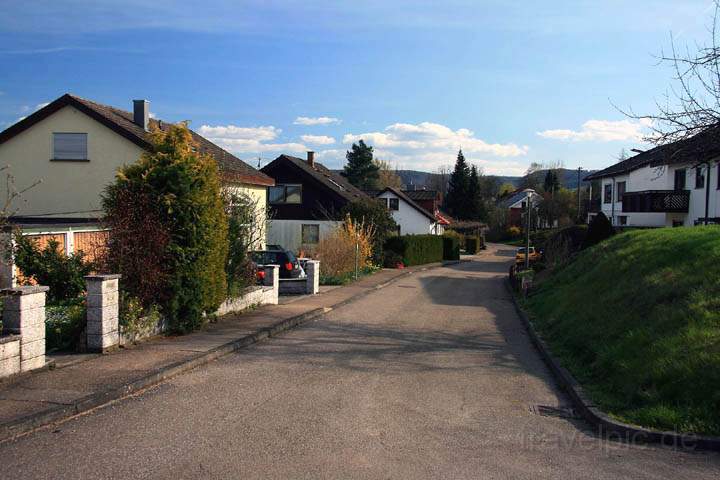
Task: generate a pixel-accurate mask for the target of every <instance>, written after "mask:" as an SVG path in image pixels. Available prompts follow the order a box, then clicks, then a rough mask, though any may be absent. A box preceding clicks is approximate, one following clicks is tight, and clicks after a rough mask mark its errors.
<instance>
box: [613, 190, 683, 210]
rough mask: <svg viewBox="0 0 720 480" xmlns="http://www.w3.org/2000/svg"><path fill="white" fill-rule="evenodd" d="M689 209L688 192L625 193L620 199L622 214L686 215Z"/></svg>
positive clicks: (654, 191) (647, 191) (652, 191)
mask: <svg viewBox="0 0 720 480" xmlns="http://www.w3.org/2000/svg"><path fill="white" fill-rule="evenodd" d="M689 207H690V190H646V191H644V192H625V194H623V198H622V211H623V213H637V212H643V213H644V212H652V213H687V212H688V208H689Z"/></svg>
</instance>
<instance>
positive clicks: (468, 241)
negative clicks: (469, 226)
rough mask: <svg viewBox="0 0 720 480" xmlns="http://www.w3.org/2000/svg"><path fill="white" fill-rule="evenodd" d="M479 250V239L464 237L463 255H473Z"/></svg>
mask: <svg viewBox="0 0 720 480" xmlns="http://www.w3.org/2000/svg"><path fill="white" fill-rule="evenodd" d="M479 250H480V239H479V238H478V237H465V253H467V254H468V255H475V254H476V253H477V252H478V251H479Z"/></svg>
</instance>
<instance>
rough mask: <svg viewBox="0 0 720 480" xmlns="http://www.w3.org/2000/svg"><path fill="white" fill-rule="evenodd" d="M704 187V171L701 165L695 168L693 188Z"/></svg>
mask: <svg viewBox="0 0 720 480" xmlns="http://www.w3.org/2000/svg"><path fill="white" fill-rule="evenodd" d="M703 187H705V173H704V172H703V168H702V167H696V168H695V188H703Z"/></svg>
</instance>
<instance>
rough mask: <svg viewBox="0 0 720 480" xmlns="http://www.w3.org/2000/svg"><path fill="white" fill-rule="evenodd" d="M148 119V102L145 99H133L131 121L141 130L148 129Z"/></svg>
mask: <svg viewBox="0 0 720 480" xmlns="http://www.w3.org/2000/svg"><path fill="white" fill-rule="evenodd" d="M149 121H150V102H148V101H147V100H133V122H134V123H135V125H137V126H138V127H141V128H142V129H143V130H145V131H147V130H148V122H149Z"/></svg>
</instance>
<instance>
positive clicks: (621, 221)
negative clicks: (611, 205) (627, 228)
mask: <svg viewBox="0 0 720 480" xmlns="http://www.w3.org/2000/svg"><path fill="white" fill-rule="evenodd" d="M617 219H618V225H627V217H626V216H625V215H618V217H617Z"/></svg>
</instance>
